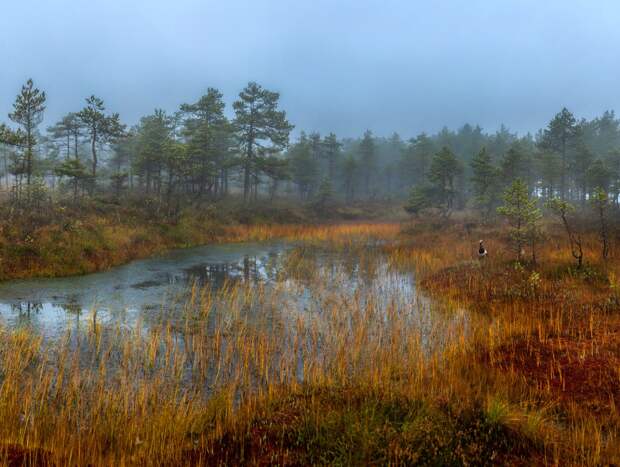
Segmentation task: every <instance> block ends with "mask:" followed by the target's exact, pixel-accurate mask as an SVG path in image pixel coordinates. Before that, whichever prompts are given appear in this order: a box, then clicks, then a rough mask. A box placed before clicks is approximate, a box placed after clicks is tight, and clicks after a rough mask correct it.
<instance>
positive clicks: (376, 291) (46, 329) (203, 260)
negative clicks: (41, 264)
mask: <svg viewBox="0 0 620 467" xmlns="http://www.w3.org/2000/svg"><path fill="white" fill-rule="evenodd" d="M236 283H245V284H262V285H265V286H267V287H272V288H273V287H275V286H276V285H277V287H278V289H279V293H278V295H277V296H278V303H277V304H276V305H275V306H277V308H278V309H279V310H285V313H284V314H285V315H288V316H289V318H290V320H291V322H292V320H294V319H295V313H310V311H309V310H313V311H312V312H313V313H314V312H317V313H321V310H322V309H323V308H324V306H325V302H324V298H325V296H326V295H327V296H329V294H332V295H333V296H334V297H340V298H346V299H347V300H353V301H356V302H357V303H359V304H360V305H361V306H362V307H363V306H365V304H367V303H370V302H372V306H374V307H378V308H379V309H384V310H390V309H393V310H394V309H398V310H401V311H402V312H406V313H407V314H411V316H412V319H414V320H415V323H412V324H413V325H415V326H416V327H417V328H418V329H426V328H428V329H431V328H432V327H433V326H432V320H433V318H432V316H431V312H430V308H431V304H430V301H429V300H428V299H427V298H425V297H424V296H422V295H420V294H418V293H417V292H416V287H415V277H414V276H413V274H412V273H411V272H409V271H397V270H394V269H393V268H391V267H390V266H389V264H388V262H387V261H386V259H385V257H383V256H382V255H381V254H380V253H378V251H376V250H373V249H364V248H362V249H360V250H359V251H346V250H343V251H334V250H329V249H321V248H317V247H312V248H310V247H305V246H296V245H293V244H287V243H262V244H229V245H215V246H207V247H200V248H192V249H187V250H179V251H174V252H171V253H169V254H166V255H163V256H160V257H156V258H151V259H147V260H141V261H135V262H133V263H130V264H127V265H125V266H121V267H118V268H114V269H112V270H109V271H106V272H102V273H97V274H90V275H86V276H79V277H70V278H60V279H47V280H41V279H38V280H25V281H14V282H7V283H3V284H0V316H1V318H2V319H3V320H4V322H5V323H7V324H8V325H9V326H13V327H20V326H28V327H30V328H32V329H34V330H36V331H37V332H40V333H41V334H43V336H44V337H51V338H54V337H58V336H60V335H63V334H64V333H65V331H67V330H77V329H79V327H80V320H81V319H82V320H96V321H97V323H100V324H113V325H115V326H119V327H121V328H122V327H126V328H130V327H135V326H136V324H137V323H140V326H142V327H144V328H145V329H148V328H150V327H153V326H158V325H161V324H166V323H170V324H172V325H173V326H174V325H175V324H177V323H181V322H182V320H183V316H184V315H183V313H184V309H185V308H184V307H185V305H186V304H187V302H188V297H189V295H190V293H191V290H192V289H193V290H203V288H206V289H209V288H211V289H219V288H221V287H223V286H224V285H225V284H227V286H231V285H235V284H236ZM261 287H262V286H261ZM223 311H224V312H226V310H223ZM265 312H266V311H265V310H258V309H255V310H251V313H265ZM82 317H83V318H82Z"/></svg>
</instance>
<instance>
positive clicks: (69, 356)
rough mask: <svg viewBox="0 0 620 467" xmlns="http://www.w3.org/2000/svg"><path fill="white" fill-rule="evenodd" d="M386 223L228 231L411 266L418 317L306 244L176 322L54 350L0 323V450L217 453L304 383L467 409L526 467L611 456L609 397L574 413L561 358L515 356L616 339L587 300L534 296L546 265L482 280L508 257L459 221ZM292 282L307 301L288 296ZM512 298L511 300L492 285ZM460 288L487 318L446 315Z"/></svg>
mask: <svg viewBox="0 0 620 467" xmlns="http://www.w3.org/2000/svg"><path fill="white" fill-rule="evenodd" d="M270 229H271V230H270ZM399 231H400V227H399V226H397V225H394V224H363V225H345V226H324V227H317V228H314V227H299V226H286V227H283V226H276V227H274V228H252V227H251V228H249V229H246V228H241V229H240V230H239V231H237V233H236V234H235V233H233V234H231V237H230V238H234V239H238V240H239V241H243V240H261V239H265V238H274V237H279V238H285V239H296V240H304V241H305V242H313V241H315V240H316V241H319V240H320V241H325V240H327V241H329V243H330V245H331V248H332V249H333V250H334V251H336V252H339V254H343V255H344V257H345V258H347V256H353V257H355V259H356V262H357V263H356V264H360V265H361V266H360V267H361V268H362V270H363V271H361V272H363V274H364V275H367V276H369V277H374V276H376V275H377V274H378V273H379V271H380V268H379V267H378V264H377V263H378V262H381V261H383V258H384V256H383V255H387V260H388V262H389V263H390V264H391V267H393V268H395V269H397V270H398V269H400V270H407V271H410V270H412V269H416V270H417V271H418V281H422V282H423V283H424V284H425V286H426V287H427V288H428V289H429V290H430V292H431V293H432V294H434V295H435V296H437V297H439V298H443V299H444V300H445V302H446V303H447V304H448V305H449V306H448V307H447V308H446V309H443V307H441V309H440V310H435V311H432V312H430V311H429V310H428V309H427V307H425V306H424V303H425V302H424V300H418V298H415V299H413V300H411V299H410V297H408V296H406V295H403V294H401V292H399V291H398V289H390V296H389V297H384V296H380V295H379V294H377V293H376V290H370V289H365V288H363V287H361V288H357V289H356V290H349V289H346V288H344V287H345V286H346V284H347V282H346V280H344V277H345V276H346V275H347V274H348V273H349V272H350V271H349V270H348V269H347V268H348V267H349V265H348V263H347V261H346V260H345V261H344V262H343V264H342V265H341V266H339V268H340V269H337V270H336V273H335V274H334V273H332V274H328V273H327V272H326V270H324V269H322V268H321V267H320V264H319V263H318V262H317V259H316V255H314V254H313V251H312V250H308V251H305V250H304V249H303V248H301V249H298V250H294V251H293V252H292V253H291V254H290V255H289V257H288V258H287V261H286V262H285V264H286V270H285V271H284V273H283V280H282V281H280V282H278V283H277V284H276V285H275V286H274V288H273V289H270V288H266V287H262V286H250V285H249V284H243V283H233V282H229V283H226V284H225V285H224V286H223V287H222V288H220V289H219V290H218V291H217V292H213V291H211V290H209V289H202V288H199V287H194V288H193V289H192V290H191V294H190V297H189V298H188V300H187V302H186V304H185V307H184V310H183V315H182V319H179V320H176V321H174V322H171V323H168V324H164V325H161V326H153V327H151V328H150V329H148V330H144V329H143V328H142V326H141V325H140V324H138V325H136V326H135V328H133V329H131V330H127V329H121V328H118V327H108V326H104V325H102V324H100V323H98V322H97V320H96V317H95V316H91V317H88V319H86V320H84V321H83V322H82V324H83V325H82V328H81V330H80V331H71V332H68V334H67V335H66V336H65V337H64V338H63V339H61V340H59V341H56V342H44V341H42V340H41V339H40V338H38V337H37V336H35V335H33V334H30V333H29V332H27V331H23V330H18V331H10V330H7V329H5V330H3V339H2V340H1V341H0V365H1V369H2V385H1V386H0V436H1V438H2V439H3V441H4V446H5V447H6V451H7V456H8V451H9V448H10V447H12V446H15V445H18V446H21V447H22V449H24V450H26V451H27V452H30V453H33V454H32V456H36V455H40V456H44V457H45V459H47V460H50V461H51V462H54V463H57V464H86V463H88V464H92V465H110V464H116V465H129V464H141V465H144V464H161V463H168V464H176V465H184V464H186V465H190V464H194V463H205V464H214V463H215V464H217V463H226V458H222V457H218V456H219V455H220V454H221V453H220V452H219V451H218V450H217V448H216V447H217V446H218V443H223V442H224V443H226V442H231V440H242V439H244V437H245V436H248V434H251V433H253V431H252V430H254V429H255V427H254V425H253V423H254V420H256V418H257V417H259V418H262V417H265V418H267V419H268V418H269V416H270V409H269V407H271V406H272V405H273V404H276V405H277V404H279V403H281V402H282V401H286V400H288V398H289V397H290V396H291V395H296V394H306V393H307V391H308V390H309V388H310V390H311V389H312V388H317V389H318V390H319V391H320V392H319V394H321V393H322V392H325V391H327V392H328V393H330V392H329V391H340V390H342V391H344V393H345V394H346V396H345V398H344V401H343V402H342V404H341V405H343V406H347V405H350V404H352V403H353V402H352V401H354V400H356V399H359V398H377V399H378V400H379V399H380V400H386V401H390V400H399V401H404V402H403V403H404V404H408V403H411V402H412V401H424V403H425V404H428V405H429V406H430V407H443V406H445V405H448V406H457V407H459V408H461V409H464V408H468V407H471V408H474V407H482V411H483V413H484V417H485V419H487V420H492V421H494V422H496V423H498V424H499V425H501V426H503V427H507V429H508V430H509V433H511V435H510V436H512V437H514V438H523V439H526V440H528V441H527V442H528V443H529V444H528V445H529V446H531V449H532V454H533V455H534V457H533V458H531V459H529V458H528V457H525V458H524V462H525V463H530V462H531V463H546V464H558V465H559V464H561V465H565V464H588V465H595V464H601V463H605V462H613V461H617V459H618V458H619V453H618V449H617V444H618V443H617V441H618V437H617V427H618V426H619V425H618V422H617V412H616V409H615V405H613V401H607V402H606V405H605V406H604V408H605V409H606V410H607V413H606V414H605V413H603V414H596V413H595V412H592V411H591V410H589V409H585V410H584V408H583V407H582V406H581V403H580V402H575V401H574V400H573V399H567V400H563V399H561V398H560V397H559V396H558V392H557V387H556V386H555V385H556V380H558V378H562V377H563V376H558V375H562V371H563V365H564V362H563V361H562V362H560V361H557V362H553V357H552V358H551V359H550V360H549V361H551V364H549V365H547V363H548V359H547V358H546V357H545V358H543V362H542V363H541V365H542V368H543V373H544V372H545V371H547V372H548V373H549V374H548V377H544V378H543V377H541V378H538V379H535V380H531V379H528V378H527V375H524V373H523V371H522V369H521V366H522V363H520V362H521V361H522V360H524V361H525V362H527V363H530V362H536V352H540V351H541V347H540V345H539V344H541V345H542V344H544V345H551V344H552V345H553V347H551V348H552V350H553V351H554V352H555V351H559V350H561V349H563V348H564V349H566V348H568V349H570V350H571V352H572V351H573V348H574V347H573V344H572V342H567V341H566V340H563V339H562V338H560V337H561V336H563V335H564V336H566V335H568V336H569V337H571V338H573V337H578V338H579V339H580V340H579V342H580V343H581V344H584V345H583V346H582V347H581V348H580V349H581V350H580V352H581V353H579V352H578V353H575V355H574V356H575V359H576V360H579V358H584V357H583V356H586V357H587V356H593V355H598V354H599V353H600V352H601V350H602V349H607V348H608V347H609V346H610V345H611V344H613V343H615V342H617V341H616V334H614V322H615V321H614V320H613V318H611V317H609V316H608V315H606V314H604V313H597V314H595V315H592V314H590V316H591V318H592V319H587V320H585V319H583V317H582V314H581V312H582V311H583V310H582V309H581V308H580V306H581V305H582V304H583V300H585V299H588V300H590V299H591V300H593V299H595V298H597V297H598V295H597V294H595V293H594V292H591V295H592V296H586V297H585V298H584V297H583V296H581V295H580V294H578V293H575V292H573V293H572V294H569V297H568V299H575V297H577V298H579V297H581V298H579V300H576V302H575V304H573V306H571V307H567V308H564V307H557V306H553V304H552V303H550V302H549V300H548V299H546V298H545V297H547V296H548V295H549V294H550V293H551V292H553V291H555V290H556V289H557V287H556V284H553V283H551V282H550V281H549V280H547V278H546V276H544V275H543V278H542V280H541V282H540V283H539V284H534V285H531V284H530V282H528V281H529V278H530V276H531V274H530V271H529V270H528V271H525V272H523V271H516V272H512V270H511V272H510V273H509V276H507V277H508V279H519V280H520V281H521V280H522V281H524V284H521V285H523V287H521V286H519V287H516V288H515V289H514V290H513V289H511V287H510V286H511V284H510V283H509V281H508V282H507V281H506V280H505V279H506V278H504V280H503V282H501V283H495V281H496V280H498V279H497V276H495V275H494V274H495V272H494V271H495V268H497V269H498V271H499V270H500V269H501V271H504V267H505V263H503V262H502V261H503V260H504V258H505V257H506V258H507V257H508V255H505V256H502V253H500V251H502V244H501V241H499V240H498V241H497V243H495V241H493V240H492V241H490V242H489V245H488V246H489V249H490V251H493V252H496V254H495V255H494V256H492V257H491V258H490V259H491V261H489V262H487V263H486V265H485V266H484V267H485V268H487V269H483V268H480V267H479V266H478V264H477V262H472V257H474V256H472V247H471V245H470V243H471V242H470V241H469V240H470V239H469V238H468V237H467V236H466V235H463V232H462V231H460V230H459V229H458V228H456V227H455V228H453V229H451V230H450V229H448V230H442V231H441V233H440V234H439V233H437V232H429V233H427V234H417V235H414V236H412V237H411V238H410V239H408V238H407V236H404V237H403V236H399V235H398V234H399ZM477 235H479V232H474V233H473V234H471V236H472V238H475V237H476V236H477ZM369 240H370V241H371V242H375V241H377V240H382V241H385V240H392V241H391V242H384V243H379V247H378V249H379V250H380V251H381V252H382V253H379V251H377V250H371V249H368V248H367V242H368V241H369ZM474 248H475V242H474ZM498 256H499V257H498ZM541 263H542V261H541ZM454 265H457V266H458V267H456V269H454V270H451V269H450V267H453V266H454ZM463 271H465V272H463ZM456 273H459V274H461V275H457V276H455V275H454V274H456ZM498 274H499V273H498ZM287 278H288V279H293V280H292V281H291V280H286V279H287ZM570 280H574V279H570ZM426 281H430V282H428V283H427V282H426ZM519 284H520V283H519ZM304 290H310V296H311V300H308V301H307V302H301V303H300V302H299V301H298V300H297V298H298V297H299V296H300V295H301V294H302V292H303V291H304ZM513 292H514V293H519V294H521V295H511V296H510V299H509V300H508V299H505V295H502V294H507V293H513ZM528 294H529V295H528ZM582 295H583V294H582ZM595 295H596V296H595ZM472 298H473V299H474V300H479V301H484V302H485V303H486V304H487V305H488V308H487V309H486V313H482V314H477V313H473V314H472V313H466V312H463V311H459V308H460V306H462V305H466V306H473V305H474V304H475V303H474V301H472ZM568 299H567V300H568ZM562 303H564V304H566V303H572V302H570V301H569V302H562ZM478 304H481V303H478ZM420 317H423V318H424V319H422V320H421V319H420ZM558 336H560V337H558ZM521 342H525V344H524V345H525V347H524V346H523V345H522V344H521ZM524 348H525V350H524ZM545 348H546V347H545ZM530 351H531V353H530ZM553 355H555V354H553ZM543 363H544V364H543ZM520 365H521V366H520ZM321 391H322V392H321ZM310 394H314V393H313V392H310ZM328 405H329V404H328V403H326V402H324V401H323V402H321V399H320V397H318V396H317V397H314V396H312V400H311V402H309V405H308V407H309V408H311V409H312V410H311V411H310V414H309V417H310V418H309V419H308V420H310V421H311V425H312V426H314V428H312V430H317V432H318V430H319V428H320V427H321V426H322V424H324V423H325V422H326V419H325V418H324V415H323V413H324V412H326V410H324V409H326V407H327V406H328ZM416 420H417V419H416ZM420 423H421V422H420ZM284 428H286V426H284ZM312 430H311V432H312V433H314V431H312ZM371 436H372V435H371ZM284 439H286V438H282V440H284ZM226 440H228V441H226ZM282 440H280V442H283V441H282ZM367 441H368V443H371V441H372V440H371V439H368V440H367ZM429 442H430V441H429ZM430 443H431V445H432V442H430ZM349 448H350V449H357V450H361V451H364V449H365V448H364V447H363V446H359V445H356V446H350V447H349ZM278 449H281V448H278ZM368 449H370V448H368ZM383 449H384V450H385V451H386V452H387V454H386V455H387V457H386V458H384V460H385V461H386V462H389V463H393V464H399V463H405V462H412V459H415V455H416V454H415V453H413V454H411V453H407V452H406V445H405V444H398V443H395V444H394V445H388V446H387V447H384V448H383ZM403 449H405V450H404V451H403ZM274 450H275V451H277V449H275V448H274ZM287 452H288V451H287ZM289 454H290V453H289ZM248 455H249V454H248ZM290 455H293V454H290ZM410 455H413V456H414V457H410ZM234 459H237V460H238V458H234ZM279 459H281V458H279ZM528 459H529V460H528ZM245 460H246V461H249V462H252V461H255V462H258V461H259V460H260V458H251V457H249V458H246V459H245ZM293 460H294V458H293ZM33 462H34V461H33Z"/></svg>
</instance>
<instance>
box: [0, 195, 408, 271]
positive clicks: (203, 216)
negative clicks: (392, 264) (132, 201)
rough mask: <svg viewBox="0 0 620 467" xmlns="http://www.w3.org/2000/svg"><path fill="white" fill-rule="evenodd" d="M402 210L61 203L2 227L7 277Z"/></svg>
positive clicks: (0, 245)
mask: <svg viewBox="0 0 620 467" xmlns="http://www.w3.org/2000/svg"><path fill="white" fill-rule="evenodd" d="M398 209H399V207H398V206H394V205H388V206H387V207H386V205H381V204H374V205H369V206H360V207H355V206H354V207H340V208H335V209H333V210H332V212H331V216H327V217H326V220H324V221H322V222H318V220H317V219H318V216H317V214H316V212H314V210H313V209H312V208H311V207H295V206H291V205H288V204H275V205H273V206H272V205H267V206H243V205H240V204H233V205H230V204H225V205H217V204H216V205H208V206H196V207H193V208H187V209H185V210H183V211H181V212H180V213H179V214H178V215H176V216H175V217H174V219H170V218H167V217H165V216H162V215H159V216H154V215H153V212H152V209H150V208H149V207H148V205H147V206H139V205H133V206H130V207H121V206H118V205H114V204H109V203H107V204H93V205H90V206H85V207H81V208H80V209H76V208H72V207H71V206H60V205H58V206H53V207H51V208H50V209H49V210H48V211H47V212H46V213H45V215H43V216H42V215H39V216H38V217H31V216H29V215H27V214H26V213H23V214H24V215H17V216H13V217H12V218H10V219H8V220H7V221H5V223H4V224H2V225H0V281H6V280H11V279H26V278H37V277H47V278H50V277H66V276H74V275H81V274H88V273H93V272H98V271H102V270H106V269H109V268H111V267H114V266H119V265H122V264H125V263H128V262H130V261H133V260H136V259H143V258H147V257H149V256H152V255H155V254H159V253H164V252H166V251H169V250H172V249H177V248H189V247H195V246H202V245H207V244H210V243H222V242H241V241H252V240H268V239H271V238H295V237H296V236H298V235H301V234H296V233H295V232H302V231H304V230H306V229H307V228H308V227H310V226H317V227H318V226H321V225H330V224H334V223H342V222H363V221H369V222H381V221H383V220H385V219H386V218H392V216H393V215H394V212H397V210H398ZM223 212H226V213H227V214H225V215H224V214H222V213H223ZM8 217H9V216H5V217H4V218H5V219H6V218H8Z"/></svg>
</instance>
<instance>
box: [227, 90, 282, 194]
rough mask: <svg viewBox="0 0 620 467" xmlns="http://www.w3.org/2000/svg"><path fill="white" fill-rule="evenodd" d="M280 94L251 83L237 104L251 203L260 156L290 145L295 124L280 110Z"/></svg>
mask: <svg viewBox="0 0 620 467" xmlns="http://www.w3.org/2000/svg"><path fill="white" fill-rule="evenodd" d="M279 99H280V95H279V94H278V93H277V92H271V91H268V90H266V89H264V88H262V87H261V86H259V85H258V84H256V83H254V82H251V83H249V84H248V85H247V86H246V87H245V89H244V90H243V91H241V92H240V93H239V99H238V100H237V101H235V102H234V104H233V108H234V110H235V120H234V127H235V130H236V132H237V137H238V140H239V142H240V145H241V152H242V156H243V163H242V164H243V199H244V201H246V202H247V201H248V200H249V196H250V190H251V184H252V178H253V177H254V180H255V182H257V181H258V177H259V175H260V174H259V173H258V172H259V170H258V169H259V166H258V160H259V158H260V157H264V156H266V155H269V154H272V153H274V152H278V151H280V150H282V149H284V148H285V147H286V146H287V145H288V138H289V134H290V132H291V130H292V129H293V125H291V124H290V123H289V122H288V120H287V119H286V112H284V111H280V110H278V101H279ZM256 196H257V191H255V197H256Z"/></svg>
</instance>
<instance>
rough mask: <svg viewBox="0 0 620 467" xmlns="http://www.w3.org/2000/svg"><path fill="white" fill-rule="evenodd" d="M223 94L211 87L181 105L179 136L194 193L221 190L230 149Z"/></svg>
mask: <svg viewBox="0 0 620 467" xmlns="http://www.w3.org/2000/svg"><path fill="white" fill-rule="evenodd" d="M224 108H225V104H224V101H223V95H222V93H221V92H220V91H218V90H217V89H215V88H209V89H208V90H207V94H206V95H204V96H202V97H201V98H200V99H199V100H198V102H195V103H194V104H183V105H182V106H181V113H182V114H183V117H184V130H183V135H184V136H185V138H186V139H187V143H188V147H187V156H188V158H189V163H190V164H191V166H192V167H191V172H192V173H193V174H194V176H195V179H196V181H197V185H198V190H199V192H198V194H199V195H203V194H205V193H209V194H211V193H215V194H216V195H217V192H218V191H224V187H225V185H226V182H227V181H226V180H225V179H226V177H227V168H228V165H229V162H230V151H231V147H232V127H231V125H230V123H229V121H228V120H227V119H226V117H225V116H224Z"/></svg>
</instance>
